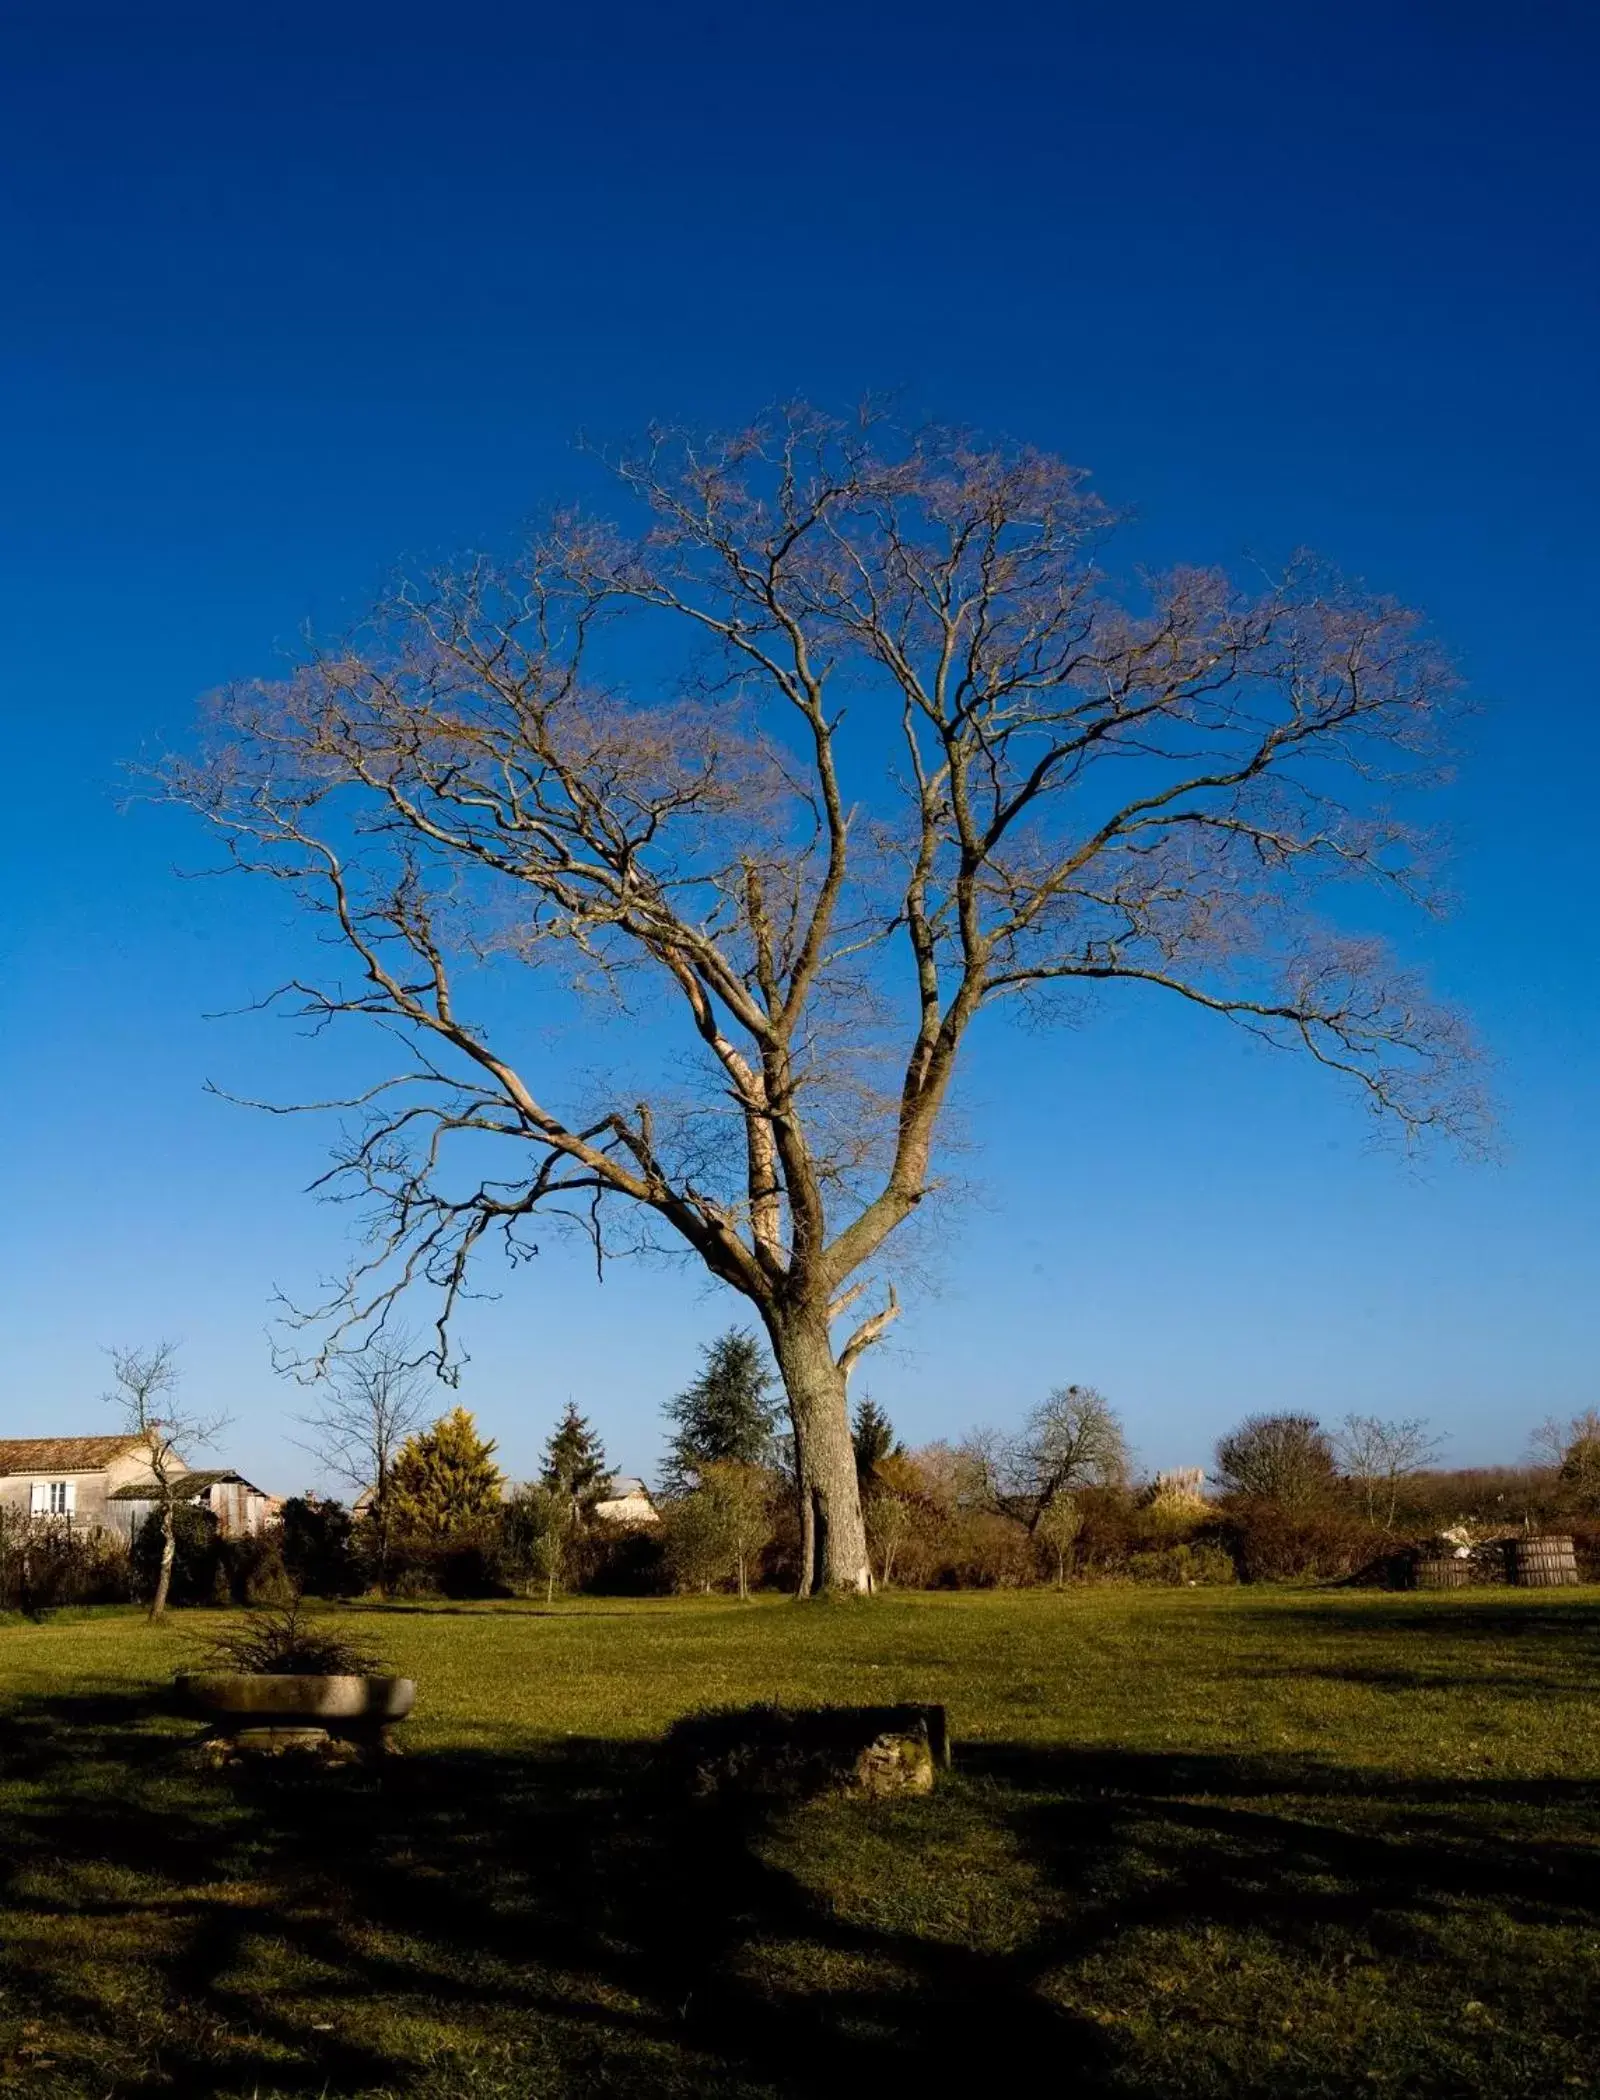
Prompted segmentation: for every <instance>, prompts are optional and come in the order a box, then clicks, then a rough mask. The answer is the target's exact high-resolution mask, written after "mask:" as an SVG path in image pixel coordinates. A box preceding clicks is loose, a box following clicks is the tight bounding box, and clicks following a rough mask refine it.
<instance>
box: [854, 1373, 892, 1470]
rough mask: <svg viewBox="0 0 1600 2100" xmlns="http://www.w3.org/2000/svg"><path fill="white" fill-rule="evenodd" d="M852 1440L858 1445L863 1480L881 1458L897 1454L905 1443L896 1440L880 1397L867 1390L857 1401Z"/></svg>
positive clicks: (858, 1466)
mask: <svg viewBox="0 0 1600 2100" xmlns="http://www.w3.org/2000/svg"><path fill="white" fill-rule="evenodd" d="M850 1441H851V1443H852V1444H854V1445H855V1447H856V1478H857V1479H858V1480H861V1481H867V1480H870V1479H871V1478H872V1475H873V1471H874V1469H875V1467H876V1466H877V1464H878V1461H879V1460H880V1459H883V1458H898V1457H899V1456H900V1454H901V1452H902V1451H903V1450H904V1449H905V1446H904V1445H903V1444H898V1443H896V1442H895V1434H894V1424H893V1423H892V1422H891V1421H890V1420H889V1417H888V1416H887V1415H886V1414H885V1413H884V1411H883V1409H882V1408H881V1407H880V1406H879V1405H878V1403H877V1401H876V1400H873V1399H870V1398H869V1397H868V1396H867V1394H865V1393H863V1394H862V1396H861V1398H860V1399H859V1400H858V1401H857V1403H856V1419H855V1423H854V1425H853V1427H852V1428H851V1431H850Z"/></svg>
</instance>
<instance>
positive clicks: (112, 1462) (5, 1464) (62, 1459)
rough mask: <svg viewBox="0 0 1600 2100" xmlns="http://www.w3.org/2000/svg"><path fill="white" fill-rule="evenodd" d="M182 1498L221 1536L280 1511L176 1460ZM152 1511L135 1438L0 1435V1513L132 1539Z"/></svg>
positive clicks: (233, 1483)
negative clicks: (208, 1517)
mask: <svg viewBox="0 0 1600 2100" xmlns="http://www.w3.org/2000/svg"><path fill="white" fill-rule="evenodd" d="M172 1463H173V1470H174V1472H175V1473H177V1474H178V1475H179V1476H180V1478H181V1483H182V1486H181V1492H182V1496H183V1499H184V1501H186V1502H197V1503H199V1504H200V1505H201V1506H202V1507H203V1508H205V1509H208V1510H209V1511H210V1512H211V1514H212V1515H213V1516H214V1517H215V1518H216V1520H217V1528H218V1529H219V1530H220V1532H221V1533H222V1535H223V1537H224V1538H237V1537H239V1536H241V1535H243V1534H254V1533H256V1532H258V1531H262V1530H264V1529H265V1528H266V1526H267V1525H269V1524H271V1523H272V1522H274V1521H275V1519H276V1518H277V1515H278V1512H279V1510H280V1508H281V1507H282V1505H281V1503H280V1502H279V1501H278V1499H277V1497H276V1496H273V1495H267V1494H263V1492H262V1491H261V1489H260V1488H258V1487H254V1486H252V1485H251V1483H250V1482H249V1481H248V1480H246V1479H244V1478H243V1476H242V1475H240V1474H238V1473H235V1472H232V1471H231V1470H222V1471H212V1472H201V1471H198V1470H192V1469H191V1468H189V1467H187V1466H185V1465H183V1464H182V1462H181V1461H180V1460H177V1459H174V1460H173V1462H172ZM156 1507H157V1498H156V1487H155V1479H154V1476H153V1474H152V1473H151V1470H150V1449H149V1445H148V1444H147V1443H146V1442H145V1440H144V1438H143V1437H139V1436H128V1435H126V1434H124V1435H120V1436H34V1437H0V1509H7V1510H15V1511H17V1512H18V1513H19V1514H22V1515H27V1516H35V1517H68V1518H70V1519H71V1520H72V1521H73V1523H75V1524H82V1525H91V1526H95V1527H97V1528H99V1529H100V1530H102V1531H117V1532H121V1533H122V1534H123V1535H124V1537H130V1538H131V1537H132V1535H133V1534H134V1533H135V1532H136V1531H137V1530H138V1528H139V1526H140V1525H141V1524H142V1523H143V1522H144V1520H145V1518H146V1517H147V1516H148V1515H149V1514H150V1512H151V1511H152V1510H153V1509H154V1508H156Z"/></svg>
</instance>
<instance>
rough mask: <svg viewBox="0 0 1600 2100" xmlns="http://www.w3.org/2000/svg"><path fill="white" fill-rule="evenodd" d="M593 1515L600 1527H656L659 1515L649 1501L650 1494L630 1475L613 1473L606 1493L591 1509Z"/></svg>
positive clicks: (659, 1518) (652, 1503)
mask: <svg viewBox="0 0 1600 2100" xmlns="http://www.w3.org/2000/svg"><path fill="white" fill-rule="evenodd" d="M593 1515H594V1516H595V1517H596V1519H597V1520H598V1521H599V1522H600V1523H602V1524H659V1523H660V1522H661V1512H660V1511H659V1510H658V1509H657V1508H656V1506H655V1504H654V1502H652V1501H651V1499H650V1490H649V1489H648V1488H647V1487H646V1486H645V1484H644V1482H643V1481H642V1480H636V1479H635V1478H634V1476H633V1475H632V1474H631V1473H613V1474H612V1476H611V1478H610V1479H609V1480H608V1481H607V1482H606V1491H605V1493H604V1495H602V1496H601V1498H600V1500H599V1501H598V1502H597V1503H596V1504H595V1505H594V1510H593Z"/></svg>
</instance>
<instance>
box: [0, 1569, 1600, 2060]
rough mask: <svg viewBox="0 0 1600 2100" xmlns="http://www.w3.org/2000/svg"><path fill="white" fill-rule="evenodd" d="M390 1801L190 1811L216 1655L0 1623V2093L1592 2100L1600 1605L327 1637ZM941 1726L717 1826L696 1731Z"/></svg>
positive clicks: (604, 1620) (1257, 1610) (114, 1622)
mask: <svg viewBox="0 0 1600 2100" xmlns="http://www.w3.org/2000/svg"><path fill="white" fill-rule="evenodd" d="M337 1616H338V1617H339V1618H341V1619H345V1618H348V1619H349V1620H352V1621H355V1622H358V1623H357V1630H358V1631H359V1633H360V1635H361V1636H362V1637H363V1638H364V1639H365V1640H366V1641H368V1642H369V1643H370V1644H373V1645H376V1646H377V1647H379V1648H380V1649H381V1651H382V1652H383V1653H384V1655H385V1656H386V1658H387V1659H388V1660H389V1661H390V1662H391V1663H392V1664H393V1665H394V1666H395V1667H396V1668H397V1669H400V1670H403V1671H405V1672H406V1673H408V1674H411V1675H414V1676H415V1677H416V1678H417V1679H418V1680H419V1684H420V1688H421V1689H420V1694H419V1702H418V1709H417V1713H416V1716H415V1718H414V1719H413V1720H412V1721H411V1722H409V1723H408V1724H407V1726H406V1729H405V1731H404V1742H405V1748H406V1750H407V1752H408V1754H407V1755H406V1756H405V1757H404V1758H401V1759H397V1760H395V1761H394V1762H393V1763H392V1764H390V1765H387V1766H385V1767H384V1768H382V1769H381V1771H359V1772H352V1773H329V1774H318V1775H316V1776H315V1777H309V1778H301V1779H298V1780H293V1781H290V1780H286V1779H284V1778H282V1777H281V1776H279V1775H276V1774H266V1773H261V1772H250V1773H245V1772H242V1771H240V1770H233V1771H227V1772H222V1773H214V1772H209V1771H206V1770H204V1769H203V1768H201V1766H200V1765H199V1763H198V1761H197V1760H196V1759H195V1758H194V1757H193V1755H192V1754H191V1750H190V1747H189V1746H190V1745H191V1744H192V1743H193V1741H194V1739H195V1736H196V1733H197V1730H196V1725H195V1724H194V1723H193V1722H188V1721H184V1720H182V1719H180V1718H178V1717H176V1716H175V1715H173V1714H172V1713H171V1712H170V1710H169V1709H170V1700H169V1699H168V1697H167V1696H166V1688H167V1686H168V1685H169V1683H170V1677H171V1673H172V1671H173V1670H174V1669H176V1668H180V1667H183V1666H184V1665H185V1664H186V1663H187V1662H189V1661H191V1660H192V1659H193V1650H194V1647H195V1645H196V1641H197V1637H200V1638H203V1637H205V1636H206V1635H207V1634H209V1633H210V1632H212V1631H214V1630H216V1628H217V1627H218V1625H219V1624H220V1623H221V1622H220V1617H219V1616H218V1615H211V1614H185V1615H181V1616H180V1617H178V1618H177V1619H176V1620H175V1621H174V1622H173V1623H172V1624H171V1625H170V1626H169V1627H168V1628H166V1629H160V1630H156V1629H151V1628H149V1627H147V1626H146V1625H145V1624H144V1623H143V1621H142V1620H141V1619H139V1618H138V1617H136V1616H133V1615H130V1614H123V1613H114V1612H108V1613H85V1614H82V1615H78V1616H67V1615H63V1616H62V1617H60V1618H58V1619H56V1620H54V1621H52V1622H50V1623H48V1624H46V1625H42V1626H34V1625H29V1624H26V1623H23V1622H19V1621H7V1622H3V1623H0V1708H3V1715H0V1885H3V1909H0V2092H4V2093H7V2094H9V2093H12V2092H17V2093H27V2094H32V2095H41V2096H44V2095H65V2094H72V2095H79V2094H82V2095H95V2096H110V2095H115V2096H119V2100H123V2096H132V2095H142V2094H166V2093H185V2094H188V2093H210V2092H217V2093H229V2094H240V2095H259V2096H261V2100H267V2096H269V2095H286V2094H296V2095H302V2094H303V2095H322V2094H337V2093H396V2094H398V2093H406V2094H417V2095H425V2096H438V2100H445V2096H456V2095H462V2096H475V2095H508V2096H509V2095H528V2094H544V2093H565V2092H574V2093H584V2094H587V2093H617V2094H655V2093H664V2094H669V2093H670V2094H684V2095H690V2094H695V2095H699V2094H707V2095H717V2096H723V2095H728V2096H731V2095H758V2094H759V2095H767V2094H811V2093H818V2094H824V2093H825V2094H830V2095H833V2094H840V2093H852V2092H855V2091H865V2090H869V2089H870V2090H872V2091H875V2092H879V2091H881V2092H885V2093H893V2092H898V2091H901V2090H904V2091H906V2092H909V2093H913V2094H916V2093H928V2092H934V2093H942V2092H947V2091H948V2092H957V2091H959V2092H962V2093H969V2092H970V2093H973V2094H977V2095H982V2094H986V2093H989V2092H991V2091H996V2092H998V2091H1007V2090H1013V2089H1018V2090H1020V2089H1021V2088H1022V2087H1023V2086H1024V2085H1026V2087H1027V2088H1029V2089H1030V2090H1039V2091H1052V2092H1066V2093H1073V2094H1077V2093H1083V2094H1101V2093H1105V2094H1113V2093H1114V2094H1123V2095H1144V2096H1149V2100H1157V2096H1162V2100H1164V2096H1167V2095H1175V2096H1184V2095H1217V2096H1223V2095H1228V2096H1249V2095H1293V2096H1296V2100H1310V2096H1314V2095H1319V2094H1354V2093H1361V2094H1379V2095H1385V2094H1392V2095H1396V2096H1398V2095H1407V2096H1410V2095H1432V2094H1438V2095H1441V2096H1443V2095H1464V2094H1484V2095H1495V2096H1505V2095H1510V2094H1523V2093H1528V2094H1533V2093H1538V2094H1541V2095H1549V2094H1552V2093H1560V2092H1563V2091H1581V2092H1600V2044H1597V2043H1596V2042H1595V2041H1594V2040H1591V2039H1590V2036H1591V2035H1592V2034H1594V2032H1595V2031H1596V2029H1597V2027H1600V2019H1597V2015H1600V1708H1597V1704H1596V1697H1595V1692H1596V1683H1597V1674H1600V1673H1597V1665H1600V1596H1597V1594H1596V1593H1595V1592H1593V1591H1574V1592H1562V1593H1554V1594H1546V1595H1540V1594H1539V1593H1537V1592H1535V1593H1521V1592H1475V1593H1459V1592H1458V1593H1454V1594H1443V1595H1439V1596H1417V1597H1384V1596H1376V1595H1374V1596H1368V1595H1362V1594H1353V1593H1349V1592H1272V1591H1263V1590H1239V1591H1221V1590H1218V1591H1184V1592H1166V1591H1161V1592H1157V1591H1127V1590H1110V1589H1106V1590H1084V1591H1071V1592H1068V1593H1066V1594H1064V1595H1061V1596H1055V1595H1049V1594H1024V1595H1020V1596H1008V1595H961V1596H903V1597H902V1596H893V1597H889V1598H882V1599H878V1600H875V1601H874V1602H872V1603H870V1604H866V1605H859V1606H857V1605H843V1606H805V1607H802V1606H796V1605H793V1604H788V1603H784V1602H779V1601H776V1600H763V1601H761V1602H759V1603H756V1604H753V1605H747V1606H740V1605H738V1604H736V1603H732V1602H724V1601H722V1600H710V1599H708V1600H704V1601H701V1600H693V1601H674V1602H666V1603H634V1602H631V1601H617V1602H602V1601H593V1602H583V1603H576V1604H572V1605H569V1606H558V1607H557V1608H556V1609H555V1610H554V1611H550V1612H547V1611H544V1610H542V1609H536V1608H535V1607H533V1606H467V1607H459V1608H450V1607H437V1608H421V1607H418V1608H410V1607H395V1608H392V1609H383V1608H378V1607H354V1608H352V1609H351V1610H350V1611H349V1612H348V1613H344V1612H341V1613H339V1614H337ZM767 1699H776V1700H780V1701H784V1702H789V1703H817V1702H831V1701H844V1702H858V1703H872V1704H877V1703H880V1702H883V1701H889V1700H900V1699H916V1700H941V1701H943V1702H944V1703H945V1704H946V1705H947V1706H948V1708H949V1710H950V1716H951V1724H952V1728H953V1732H954V1735H955V1741H956V1770H955V1772H954V1773H953V1774H952V1775H951V1776H950V1778H949V1779H948V1780H947V1781H946V1782H945V1783H944V1784H943V1785H942V1786H941V1788H940V1790H939V1791H938V1792H937V1793H936V1794H935V1795H934V1796H932V1797H931V1798H929V1799H925V1800H918V1801H914V1802H908V1803H904V1804H892V1805H891V1804H873V1803H854V1804H848V1805H842V1804H837V1803H835V1804H832V1805H829V1806H823V1807H813V1808H772V1809H766V1810H763V1811H759V1812H757V1811H735V1810H733V1809H729V1808H725V1807H719V1808H711V1807H707V1806H704V1805H699V1804H689V1803H685V1802H683V1801H681V1800H679V1799H677V1798H676V1797H675V1796H674V1795H673V1794H672V1792H671V1791H670V1789H669V1788H668V1787H667V1786H666V1785H665V1783H664V1781H663V1778H662V1776H661V1773H660V1771H659V1770H658V1769H657V1768H656V1767H654V1766H653V1764H652V1759H651V1745H652V1742H653V1740H654V1739H655V1738H657V1737H658V1736H659V1734H660V1732H661V1730H662V1729H663V1728H664V1727H665V1726H666V1725H667V1724H668V1723H669V1722H670V1721H672V1720H674V1719H675V1718H676V1717H677V1716H679V1715H680V1714H683V1713H685V1712H688V1711H690V1710H692V1709H694V1708H697V1707H704V1706H710V1705H742V1704H747V1703H750V1702H753V1701H757V1700H767Z"/></svg>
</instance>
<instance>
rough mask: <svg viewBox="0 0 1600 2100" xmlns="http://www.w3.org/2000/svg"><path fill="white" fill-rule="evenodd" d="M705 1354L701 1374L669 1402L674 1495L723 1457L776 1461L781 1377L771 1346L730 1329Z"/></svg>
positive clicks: (666, 1469)
mask: <svg viewBox="0 0 1600 2100" xmlns="http://www.w3.org/2000/svg"><path fill="white" fill-rule="evenodd" d="M701 1355H702V1356H703V1357H704V1359H705V1361H704V1362H703V1363H702V1365H701V1367H700V1375H699V1377H698V1378H696V1379H695V1381H694V1383H693V1384H692V1385H689V1386H686V1387H685V1388H684V1390H683V1391H682V1392H681V1393H679V1394H678V1396H677V1398H676V1399H674V1400H669V1401H668V1402H667V1419H668V1420H669V1421H670V1422H672V1423H673V1424H674V1428H673V1433H672V1441H671V1443H670V1444H669V1445H668V1447H667V1457H666V1462H665V1464H664V1465H663V1466H662V1468H661V1479H662V1485H663V1486H664V1487H665V1488H666V1489H667V1490H668V1492H669V1493H671V1494H682V1493H684V1492H685V1491H686V1490H687V1489H689V1488H692V1487H693V1486H694V1484H695V1482H696V1481H697V1479H698V1478H699V1475H700V1468H701V1467H702V1466H708V1465H714V1464H716V1463H717V1462H718V1461H719V1460H725V1459H734V1460H736V1461H737V1462H738V1463H739V1464H741V1465H747V1466H770V1465H772V1464H774V1463H775V1462H776V1453H775V1450H774V1445H773V1437H774V1433H775V1431H776V1428H777V1422H778V1415H779V1406H778V1403H777V1402H776V1401H775V1400H773V1399H772V1397H771V1394H772V1388H773V1386H774V1384H775V1383H776V1380H775V1378H774V1376H773V1372H772V1368H771V1365H770V1364H769V1362H768V1360H767V1353H766V1350H765V1349H764V1348H763V1347H762V1345H761V1343H760V1342H759V1341H758V1340H757V1338H756V1337H755V1335H753V1334H751V1333H750V1332H749V1331H748V1329H746V1328H742V1327H730V1328H729V1329H728V1331H727V1333H726V1334H722V1335H718V1337H717V1339H716V1340H715V1341H714V1342H708V1343H707V1344H706V1345H705V1347H704V1348H703V1349H702V1350H701Z"/></svg>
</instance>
